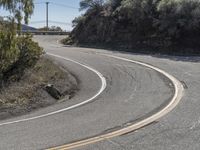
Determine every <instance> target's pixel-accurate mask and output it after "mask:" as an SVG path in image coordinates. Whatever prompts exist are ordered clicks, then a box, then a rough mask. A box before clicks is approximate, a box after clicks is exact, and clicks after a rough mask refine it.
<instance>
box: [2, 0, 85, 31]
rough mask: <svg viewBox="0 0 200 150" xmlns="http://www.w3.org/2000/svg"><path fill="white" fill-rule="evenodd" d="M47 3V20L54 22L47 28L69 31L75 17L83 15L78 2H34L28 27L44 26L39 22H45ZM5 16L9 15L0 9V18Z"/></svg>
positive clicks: (75, 0) (49, 0) (71, 0)
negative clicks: (57, 27)
mask: <svg viewBox="0 0 200 150" xmlns="http://www.w3.org/2000/svg"><path fill="white" fill-rule="evenodd" d="M47 1H48V2H50V4H49V20H50V21H54V23H53V22H49V26H52V25H56V26H60V27H62V28H63V29H65V30H71V29H72V27H71V25H69V24H71V22H72V20H73V19H74V18H75V17H77V16H79V15H81V14H82V13H83V12H80V11H79V2H80V0H34V2H35V10H34V14H33V16H32V17H31V19H30V21H29V22H30V23H29V25H30V26H33V27H37V28H38V27H44V26H46V24H45V22H40V21H45V20H46V4H45V2H47ZM68 6H69V7H68ZM71 7H72V8H71ZM6 15H9V13H8V12H6V11H5V10H3V9H2V8H0V16H6ZM55 22H58V23H55ZM60 22H61V23H62V24H61V23H60ZM65 23H66V24H65ZM67 24H68V25H67Z"/></svg>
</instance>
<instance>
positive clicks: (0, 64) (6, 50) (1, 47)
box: [0, 31, 19, 80]
mask: <svg viewBox="0 0 200 150" xmlns="http://www.w3.org/2000/svg"><path fill="white" fill-rule="evenodd" d="M18 54H19V49H18V46H17V41H16V38H15V36H13V34H12V33H11V32H3V31H1V32H0V80H1V79H2V76H3V73H4V72H5V71H7V70H8V68H9V67H10V66H11V65H12V64H13V63H15V62H16V61H17V58H18Z"/></svg>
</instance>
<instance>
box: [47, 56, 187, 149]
mask: <svg viewBox="0 0 200 150" xmlns="http://www.w3.org/2000/svg"><path fill="white" fill-rule="evenodd" d="M100 55H102V56H107V57H111V58H115V59H119V60H124V61H127V62H132V63H135V64H138V65H141V66H145V67H147V68H151V69H153V70H155V71H157V72H159V73H161V74H163V75H164V76H165V77H167V78H168V79H170V80H171V82H172V83H173V85H174V90H175V91H174V96H173V98H172V99H171V101H170V102H169V103H168V104H167V105H166V106H165V107H164V108H163V109H162V110H160V111H158V112H156V113H155V114H153V115H152V116H150V117H147V118H145V119H144V120H141V121H139V122H136V123H134V124H132V125H130V126H128V127H125V128H122V129H119V130H116V131H113V132H109V133H106V134H103V135H100V136H96V137H92V138H88V139H85V140H80V141H77V142H74V143H68V144H65V145H61V146H58V147H54V148H50V149H49V150H51V149H52V150H57V149H63V150H64V149H74V148H77V147H81V146H84V145H89V144H92V143H96V142H99V141H103V140H105V139H110V138H113V137H116V136H120V135H122V134H125V133H128V132H131V131H134V130H137V129H139V128H142V127H144V126H146V125H148V124H150V123H152V122H154V121H156V120H158V119H159V118H161V117H163V116H164V115H166V114H167V113H169V112H170V111H172V110H173V109H174V108H175V107H176V106H177V104H178V103H179V102H180V100H181V98H182V96H183V92H184V88H183V85H182V84H181V83H180V81H179V80H177V79H176V78H175V77H174V76H172V75H170V74H169V73H167V72H165V71H164V70H161V69H159V68H157V67H154V66H152V65H148V64H146V63H143V62H140V61H134V60H131V59H127V58H123V57H118V56H113V55H109V54H100Z"/></svg>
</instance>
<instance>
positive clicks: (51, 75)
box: [0, 57, 77, 119]
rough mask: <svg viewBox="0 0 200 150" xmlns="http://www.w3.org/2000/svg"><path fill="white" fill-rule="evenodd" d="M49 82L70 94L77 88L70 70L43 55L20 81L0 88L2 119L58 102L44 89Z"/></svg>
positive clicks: (0, 112)
mask: <svg viewBox="0 0 200 150" xmlns="http://www.w3.org/2000/svg"><path fill="white" fill-rule="evenodd" d="M47 84H53V85H55V87H56V88H57V89H59V90H60V91H61V92H62V93H66V94H68V95H70V94H72V93H74V92H75V90H76V89H77V82H76V79H75V78H74V77H73V76H72V75H71V74H70V73H69V72H66V71H63V70H62V69H61V68H59V67H58V66H57V65H56V64H55V63H53V62H52V61H51V60H50V59H49V58H47V57H42V58H41V59H40V60H39V61H38V63H37V64H36V66H35V67H34V68H32V69H29V70H26V71H25V74H24V75H23V77H22V78H21V80H20V81H19V82H13V83H12V84H10V85H9V86H6V87H3V88H2V89H0V119H2V118H3V119H4V118H6V117H7V116H13V115H17V114H21V113H24V112H29V111H31V110H32V109H37V108H40V107H45V106H48V105H51V104H53V103H56V100H55V99H53V98H52V97H50V96H49V95H48V93H47V92H46V91H45V90H44V87H45V85H47ZM5 113H6V114H7V115H5ZM1 114H3V116H1Z"/></svg>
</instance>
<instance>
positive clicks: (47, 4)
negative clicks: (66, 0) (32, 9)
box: [46, 2, 49, 31]
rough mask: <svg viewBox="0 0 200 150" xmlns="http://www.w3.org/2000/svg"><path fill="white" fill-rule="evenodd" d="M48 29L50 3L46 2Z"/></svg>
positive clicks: (47, 23)
mask: <svg viewBox="0 0 200 150" xmlns="http://www.w3.org/2000/svg"><path fill="white" fill-rule="evenodd" d="M46 28H47V31H48V29H49V2H46Z"/></svg>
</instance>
